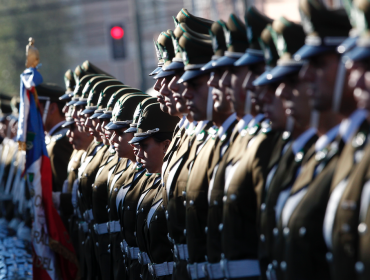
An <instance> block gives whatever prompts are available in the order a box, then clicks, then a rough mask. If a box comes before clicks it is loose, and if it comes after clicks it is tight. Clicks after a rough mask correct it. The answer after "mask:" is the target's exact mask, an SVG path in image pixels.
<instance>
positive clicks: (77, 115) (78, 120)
mask: <svg viewBox="0 0 370 280" xmlns="http://www.w3.org/2000/svg"><path fill="white" fill-rule="evenodd" d="M82 109H83V107H82V106H74V107H73V111H72V118H73V119H74V121H75V123H76V125H77V127H78V130H79V131H80V132H84V128H83V123H82V122H81V116H80V113H81V112H82Z"/></svg>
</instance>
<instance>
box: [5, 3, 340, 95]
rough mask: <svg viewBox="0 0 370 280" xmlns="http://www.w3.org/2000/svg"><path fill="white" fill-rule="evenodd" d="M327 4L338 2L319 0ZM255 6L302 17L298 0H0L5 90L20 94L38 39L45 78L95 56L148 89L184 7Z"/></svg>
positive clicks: (220, 13)
mask: <svg viewBox="0 0 370 280" xmlns="http://www.w3.org/2000/svg"><path fill="white" fill-rule="evenodd" d="M322 1H323V2H325V3H326V4H327V5H328V6H330V7H337V6H341V5H342V3H341V0H322ZM250 5H255V6H256V7H257V8H258V9H259V10H260V11H262V12H264V13H265V14H266V15H268V16H269V17H271V18H274V19H275V18H278V17H280V16H285V17H287V18H288V19H290V20H293V21H297V22H299V21H300V18H299V13H298V9H297V5H298V1H297V0H2V1H1V6H0V26H1V28H0V83H1V87H0V94H6V95H18V94H19V83H20V82H19V75H20V74H21V73H22V71H23V70H24V68H25V66H24V63H25V47H26V45H27V43H28V38H29V37H33V38H34V39H35V46H36V47H37V48H38V49H39V51H40V57H41V63H42V67H41V68H39V71H40V72H41V74H42V75H43V78H44V81H45V82H54V83H57V84H59V85H61V86H63V87H64V81H63V77H64V73H65V72H66V71H67V69H71V70H74V69H75V67H76V66H77V65H78V64H82V62H83V61H85V60H90V61H91V62H92V63H93V64H95V65H97V66H98V67H100V68H101V69H103V70H105V71H106V72H108V73H110V74H112V75H113V76H115V77H116V78H118V79H119V80H121V81H123V82H124V83H126V84H128V85H130V86H133V87H138V88H140V89H142V90H147V89H149V88H150V87H152V86H153V79H152V78H150V77H149V76H148V74H149V73H150V72H151V71H152V70H153V69H154V68H155V67H156V65H157V59H156V55H155V50H154V46H153V40H156V39H157V37H158V35H159V33H160V32H161V31H165V30H167V29H174V23H173V19H172V16H176V15H177V13H178V12H179V11H180V10H181V8H187V9H188V11H189V12H190V13H192V14H194V15H196V16H200V17H205V18H209V19H212V20H217V19H223V20H227V18H228V16H229V14H230V13H235V14H236V15H238V16H239V17H240V18H242V19H243V17H244V11H245V9H246V7H248V6H250Z"/></svg>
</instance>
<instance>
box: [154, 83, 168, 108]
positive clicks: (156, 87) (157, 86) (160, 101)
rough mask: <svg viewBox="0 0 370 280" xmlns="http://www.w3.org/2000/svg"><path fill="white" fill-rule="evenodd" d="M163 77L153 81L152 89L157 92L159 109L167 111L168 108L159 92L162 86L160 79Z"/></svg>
mask: <svg viewBox="0 0 370 280" xmlns="http://www.w3.org/2000/svg"><path fill="white" fill-rule="evenodd" d="M163 79H164V78H159V79H157V81H156V82H155V84H154V86H153V89H154V90H155V91H156V92H158V93H157V101H158V102H159V105H160V106H161V110H162V111H163V112H165V113H168V108H167V106H166V102H165V101H164V96H163V95H162V94H160V93H159V91H160V90H161V87H162V81H163Z"/></svg>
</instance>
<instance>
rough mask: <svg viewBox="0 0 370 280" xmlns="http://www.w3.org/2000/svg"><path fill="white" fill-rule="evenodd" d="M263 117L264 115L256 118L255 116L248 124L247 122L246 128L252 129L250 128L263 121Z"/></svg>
mask: <svg viewBox="0 0 370 280" xmlns="http://www.w3.org/2000/svg"><path fill="white" fill-rule="evenodd" d="M264 117H265V115H264V114H258V115H257V116H255V117H254V118H253V119H252V120H251V121H250V122H249V124H248V127H252V126H254V125H255V124H257V123H260V122H261V121H262V120H263V118H264Z"/></svg>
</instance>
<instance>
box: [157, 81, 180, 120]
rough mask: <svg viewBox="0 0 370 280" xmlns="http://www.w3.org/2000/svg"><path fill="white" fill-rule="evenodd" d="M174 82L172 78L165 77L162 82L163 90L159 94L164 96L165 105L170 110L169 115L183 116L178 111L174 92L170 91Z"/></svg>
mask: <svg viewBox="0 0 370 280" xmlns="http://www.w3.org/2000/svg"><path fill="white" fill-rule="evenodd" d="M171 80H172V76H171V77H165V78H164V79H163V80H162V84H161V89H160V90H159V93H160V94H161V95H162V96H163V98H164V102H165V105H166V107H167V110H168V114H170V115H171V116H181V114H180V113H179V111H177V109H176V101H175V99H174V97H173V92H172V91H171V90H170V89H169V87H168V86H169V84H170V82H171Z"/></svg>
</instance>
